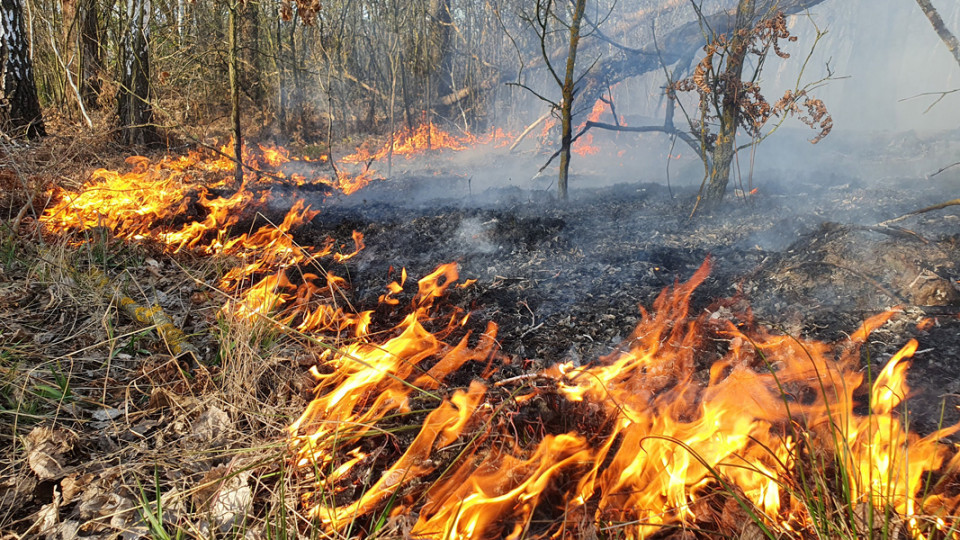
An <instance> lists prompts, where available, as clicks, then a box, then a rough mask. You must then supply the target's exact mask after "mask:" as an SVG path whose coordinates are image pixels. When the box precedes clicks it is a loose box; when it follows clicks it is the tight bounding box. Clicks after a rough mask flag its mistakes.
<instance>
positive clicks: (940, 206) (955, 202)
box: [877, 163, 960, 227]
mask: <svg viewBox="0 0 960 540" xmlns="http://www.w3.org/2000/svg"><path fill="white" fill-rule="evenodd" d="M954 165H960V163H954ZM951 166H952V165H951ZM958 205H960V199H953V200H950V201H947V202H942V203H940V204H934V205H932V206H927V207H926V208H921V209H919V210H914V211H913V212H908V213H906V214H904V215H902V216H900V217H895V218H893V219H888V220H886V221H881V222H880V223H877V226H878V227H885V226H886V225H887V224H889V223H896V222H898V221H903V220H905V219H907V218H908V217H910V216H916V215H920V214H926V213H927V212H933V211H934V210H942V209H944V208H947V207H949V206H958Z"/></svg>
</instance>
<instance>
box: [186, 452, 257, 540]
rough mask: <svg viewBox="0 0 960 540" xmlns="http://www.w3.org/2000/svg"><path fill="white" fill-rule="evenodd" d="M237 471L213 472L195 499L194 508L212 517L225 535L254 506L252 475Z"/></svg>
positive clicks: (221, 469) (221, 468)
mask: <svg viewBox="0 0 960 540" xmlns="http://www.w3.org/2000/svg"><path fill="white" fill-rule="evenodd" d="M234 471H235V467H232V466H225V465H222V466H219V467H214V468H213V469H210V470H209V471H207V474H205V475H204V476H203V479H202V480H201V486H200V488H199V489H197V490H196V491H195V492H194V495H193V500H194V504H195V505H196V506H197V507H198V508H203V509H205V510H207V511H208V512H209V513H210V517H211V518H213V521H214V523H215V524H216V526H217V528H218V529H220V531H221V532H226V531H229V530H230V529H231V528H232V527H233V526H234V524H235V522H236V520H237V517H239V516H244V515H246V514H247V512H248V510H249V509H250V506H251V505H252V504H253V490H252V489H250V485H249V479H250V471H240V472H234Z"/></svg>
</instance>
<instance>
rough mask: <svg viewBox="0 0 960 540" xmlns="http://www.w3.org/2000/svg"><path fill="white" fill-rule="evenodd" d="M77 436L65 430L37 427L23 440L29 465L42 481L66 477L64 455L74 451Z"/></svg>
mask: <svg viewBox="0 0 960 540" xmlns="http://www.w3.org/2000/svg"><path fill="white" fill-rule="evenodd" d="M76 441H77V436H76V435H75V434H74V433H73V432H70V431H67V430H65V429H51V428H48V427H43V426H40V427H35V428H33V431H31V432H30V433H29V434H28V435H27V436H26V437H25V438H24V440H23V442H24V446H25V447H26V450H27V464H28V465H29V466H30V470H32V471H33V472H34V474H36V475H37V476H38V477H39V478H40V479H41V480H53V479H55V478H62V477H63V476H64V464H65V462H66V459H65V456H64V454H66V453H67V452H69V451H70V450H72V449H73V445H74V444H75V443H76Z"/></svg>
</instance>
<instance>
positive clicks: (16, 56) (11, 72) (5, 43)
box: [0, 0, 47, 138]
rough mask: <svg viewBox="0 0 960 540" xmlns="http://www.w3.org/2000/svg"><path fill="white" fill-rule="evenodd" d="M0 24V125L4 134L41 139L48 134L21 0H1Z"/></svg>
mask: <svg viewBox="0 0 960 540" xmlns="http://www.w3.org/2000/svg"><path fill="white" fill-rule="evenodd" d="M0 24H2V28H0V33H2V37H0V72H2V74H3V95H2V96H0V122H2V127H3V130H4V131H6V132H7V133H9V134H11V135H15V136H19V135H26V136H27V137H31V138H33V137H42V136H44V135H46V134H47V133H46V130H45V129H44V126H43V115H42V114H41V111H40V101H39V100H38V99H37V86H36V84H35V83H34V80H33V66H32V65H31V63H30V55H29V51H28V48H27V36H26V31H25V30H24V27H23V4H22V3H21V0H0Z"/></svg>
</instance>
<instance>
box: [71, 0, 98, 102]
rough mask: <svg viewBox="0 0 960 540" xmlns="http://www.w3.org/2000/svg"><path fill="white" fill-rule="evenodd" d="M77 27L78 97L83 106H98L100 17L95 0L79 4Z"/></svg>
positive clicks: (87, 0) (84, 0) (86, 0)
mask: <svg viewBox="0 0 960 540" xmlns="http://www.w3.org/2000/svg"><path fill="white" fill-rule="evenodd" d="M79 8H80V9H79V13H78V16H79V17H80V19H79V21H78V23H79V24H78V25H77V29H78V31H79V32H80V73H79V77H77V79H78V80H79V81H80V97H81V99H82V100H83V105H84V107H87V108H88V109H98V108H99V107H100V103H99V99H100V90H101V88H102V84H101V80H100V72H101V71H102V69H103V56H102V49H101V47H100V18H99V10H98V9H97V0H83V1H82V2H81V3H80V6H79Z"/></svg>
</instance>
